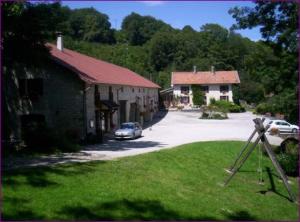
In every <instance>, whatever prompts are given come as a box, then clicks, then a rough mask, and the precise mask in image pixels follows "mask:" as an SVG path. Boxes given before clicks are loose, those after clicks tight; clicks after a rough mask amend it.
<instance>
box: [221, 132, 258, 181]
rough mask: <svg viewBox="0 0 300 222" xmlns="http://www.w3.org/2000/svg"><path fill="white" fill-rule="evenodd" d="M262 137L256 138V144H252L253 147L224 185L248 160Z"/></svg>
mask: <svg viewBox="0 0 300 222" xmlns="http://www.w3.org/2000/svg"><path fill="white" fill-rule="evenodd" d="M260 139H261V136H258V137H257V139H256V140H255V142H254V144H253V145H252V146H251V148H250V149H249V150H248V153H246V155H245V156H244V157H243V159H242V160H241V162H240V163H239V166H238V167H236V168H235V169H234V170H233V172H232V174H231V175H230V176H229V177H228V178H227V180H226V181H225V183H224V186H226V185H227V184H228V183H229V182H230V180H231V179H232V178H233V176H234V175H235V174H236V173H237V172H238V171H239V169H240V168H241V167H242V166H243V165H244V163H245V162H246V160H247V159H248V157H249V156H250V154H251V153H252V151H253V150H254V149H255V147H256V146H257V144H258V142H259V140H260Z"/></svg>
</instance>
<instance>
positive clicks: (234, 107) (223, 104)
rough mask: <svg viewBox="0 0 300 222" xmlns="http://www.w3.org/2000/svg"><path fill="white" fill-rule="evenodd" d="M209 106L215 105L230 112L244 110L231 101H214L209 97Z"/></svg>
mask: <svg viewBox="0 0 300 222" xmlns="http://www.w3.org/2000/svg"><path fill="white" fill-rule="evenodd" d="M212 102H213V103H212ZM209 106H211V107H217V109H218V110H220V111H222V112H232V113H240V112H245V108H243V107H241V106H239V105H237V104H234V103H232V102H228V101H225V100H218V101H215V100H212V99H211V103H210V105H209Z"/></svg>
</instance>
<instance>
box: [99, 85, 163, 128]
mask: <svg viewBox="0 0 300 222" xmlns="http://www.w3.org/2000/svg"><path fill="white" fill-rule="evenodd" d="M99 91H100V98H101V100H108V99H109V85H104V84H103V85H99ZM112 92H113V95H114V98H113V99H114V102H116V103H117V104H119V100H126V101H127V102H126V121H129V114H130V103H135V102H136V103H138V104H139V107H140V111H141V112H149V113H150V116H149V119H148V120H150V121H151V120H152V118H153V114H154V113H155V112H157V111H158V89H153V88H143V87H131V86H122V85H112ZM151 101H152V103H151ZM144 105H146V107H144ZM150 110H153V111H154V112H153V113H151V112H150ZM119 115H120V114H119V111H116V112H115V113H114V115H113V123H114V125H116V126H117V127H118V126H119V124H120V123H119ZM141 122H142V124H143V122H144V119H143V118H141Z"/></svg>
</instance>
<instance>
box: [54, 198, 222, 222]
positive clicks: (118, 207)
mask: <svg viewBox="0 0 300 222" xmlns="http://www.w3.org/2000/svg"><path fill="white" fill-rule="evenodd" d="M57 214H58V215H59V216H63V218H64V219H68V220H72V219H76V220H179V219H188V220H195V219H201V220H216V219H215V218H213V217H206V216H201V217H199V218H189V217H188V216H183V215H180V214H178V213H177V212H176V211H173V210H170V209H167V208H166V207H164V206H163V205H162V204H161V202H160V201H157V200H147V201H145V200H135V201H133V200H127V199H123V200H120V201H112V202H106V203H99V204H98V205H95V206H65V207H64V208H63V209H62V210H60V211H59V212H57Z"/></svg>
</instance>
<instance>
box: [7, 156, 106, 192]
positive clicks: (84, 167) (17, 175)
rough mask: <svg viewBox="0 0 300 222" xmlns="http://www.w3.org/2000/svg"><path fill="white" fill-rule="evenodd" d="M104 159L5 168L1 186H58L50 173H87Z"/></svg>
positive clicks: (71, 174)
mask: <svg viewBox="0 0 300 222" xmlns="http://www.w3.org/2000/svg"><path fill="white" fill-rule="evenodd" d="M100 163H105V161H94V162H86V163H73V164H69V165H64V166H61V167H58V166H56V167H46V166H45V167H30V168H24V169H15V170H7V171H3V172H2V184H3V186H9V187H15V188H16V187H17V186H19V185H24V184H25V185H29V186H32V187H37V188H47V187H49V186H58V185H59V183H58V182H57V181H54V180H53V179H50V175H59V176H65V177H71V176H74V175H78V174H81V175H82V174H89V173H92V172H93V171H95V170H96V169H95V168H96V165H98V164H100Z"/></svg>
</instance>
